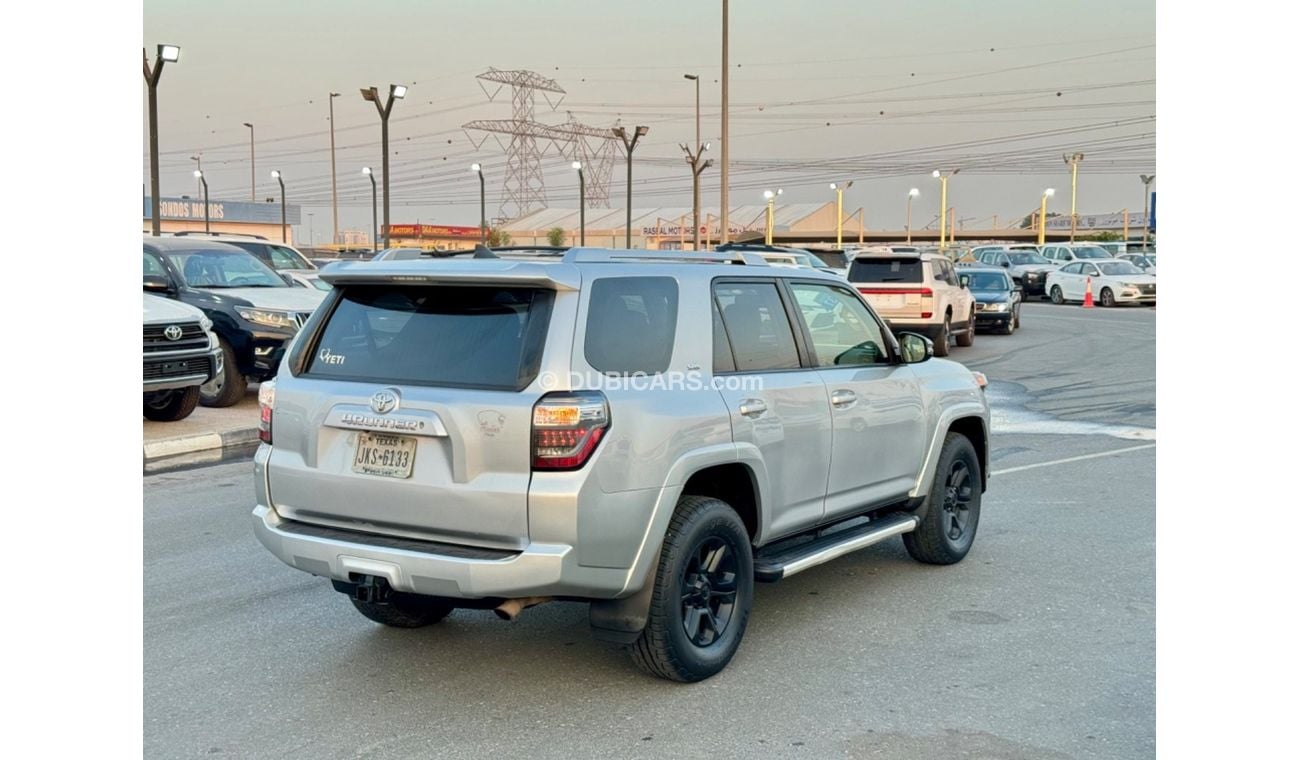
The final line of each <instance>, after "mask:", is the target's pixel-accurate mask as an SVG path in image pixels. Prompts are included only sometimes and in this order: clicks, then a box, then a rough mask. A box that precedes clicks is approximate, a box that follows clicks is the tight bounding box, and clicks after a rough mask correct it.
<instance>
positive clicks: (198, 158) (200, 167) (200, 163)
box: [190, 153, 203, 192]
mask: <svg viewBox="0 0 1300 760" xmlns="http://www.w3.org/2000/svg"><path fill="white" fill-rule="evenodd" d="M190 160H191V161H194V162H196V163H197V164H198V165H197V166H195V167H194V168H195V169H198V170H199V171H203V154H202V153H200V154H198V155H197V156H190ZM202 191H203V188H202V187H199V192H202Z"/></svg>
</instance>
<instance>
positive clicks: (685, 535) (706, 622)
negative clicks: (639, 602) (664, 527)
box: [631, 496, 754, 683]
mask: <svg viewBox="0 0 1300 760" xmlns="http://www.w3.org/2000/svg"><path fill="white" fill-rule="evenodd" d="M719 552H721V553H719ZM710 563H711V564H712V565H713V566H714V570H713V571H707V570H705V571H704V572H700V570H702V569H704V568H706V567H707V566H708V565H709V564H710ZM654 584H655V586H654V595H653V596H652V598H651V600H650V614H649V617H648V619H647V621H646V627H645V629H644V630H643V631H641V636H640V638H638V639H637V640H636V642H635V643H634V644H633V645H632V647H631V650H632V659H633V660H634V661H635V662H636V664H637V665H638V666H640V667H641V669H643V670H645V671H646V672H648V673H650V674H651V675H655V676H659V677H660V678H666V679H669V680H672V681H683V682H688V683H692V682H695V681H702V680H704V679H706V678H708V677H710V676H713V675H716V674H717V673H719V672H721V671H722V669H723V668H725V667H726V666H727V663H729V662H731V658H732V656H734V655H735V654H736V650H737V649H739V648H740V640H741V639H742V638H743V637H744V635H745V626H746V625H748V623H749V608H750V605H751V604H752V602H753V599H754V558H753V554H752V552H751V548H750V543H749V532H748V531H746V530H745V524H744V523H742V522H741V520H740V516H739V515H737V514H736V512H735V510H733V509H732V508H731V507H730V506H729V505H728V504H727V503H726V502H724V501H719V500H718V499H713V498H709V497H705V496H683V497H682V499H681V501H679V502H678V503H677V511H676V512H675V513H674V514H673V519H672V522H671V523H670V524H669V526H668V533H667V535H665V536H664V544H663V549H662V551H660V553H659V567H658V570H657V571H656V573H655V576H654ZM702 610H707V612H702ZM710 623H711V624H710ZM719 629H720V630H719Z"/></svg>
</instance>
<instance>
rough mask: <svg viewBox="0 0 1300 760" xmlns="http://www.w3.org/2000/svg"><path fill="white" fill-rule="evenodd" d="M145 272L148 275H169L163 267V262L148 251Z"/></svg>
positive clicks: (145, 254)
mask: <svg viewBox="0 0 1300 760" xmlns="http://www.w3.org/2000/svg"><path fill="white" fill-rule="evenodd" d="M144 273H145V274H147V275H148V274H152V275H157V276H158V277H167V270H166V269H163V265H162V262H161V261H159V260H158V258H157V257H156V256H154V255H153V254H152V253H149V252H148V251H145V252H144ZM168 279H170V278H168Z"/></svg>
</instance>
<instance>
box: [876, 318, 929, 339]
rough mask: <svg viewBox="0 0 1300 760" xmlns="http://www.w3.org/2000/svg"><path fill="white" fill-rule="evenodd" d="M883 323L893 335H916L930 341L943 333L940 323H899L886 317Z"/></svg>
mask: <svg viewBox="0 0 1300 760" xmlns="http://www.w3.org/2000/svg"><path fill="white" fill-rule="evenodd" d="M885 321H886V322H888V324H889V329H890V330H892V331H893V333H894V334H895V335H897V334H899V333H904V332H910V333H918V334H920V335H924V336H925V337H927V338H929V339H930V340H934V339H935V338H937V337H939V333H941V332H943V323H942V322H900V321H895V320H892V319H889V318H888V317H886V318H885Z"/></svg>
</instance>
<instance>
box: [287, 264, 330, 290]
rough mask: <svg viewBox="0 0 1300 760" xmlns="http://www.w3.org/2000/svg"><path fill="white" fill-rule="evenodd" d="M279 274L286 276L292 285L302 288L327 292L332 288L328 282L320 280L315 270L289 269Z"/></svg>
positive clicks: (317, 271)
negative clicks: (292, 282)
mask: <svg viewBox="0 0 1300 760" xmlns="http://www.w3.org/2000/svg"><path fill="white" fill-rule="evenodd" d="M280 274H282V275H285V276H287V277H288V278H289V279H291V280H293V281H294V283H296V284H297V285H300V286H302V287H304V288H315V289H317V290H326V291H328V290H330V289H331V288H332V287H333V286H332V285H330V284H329V283H328V282H326V281H324V280H322V279H321V277H320V271H319V270H315V269H312V270H307V271H304V270H298V269H290V270H286V271H283V272H281V273H280Z"/></svg>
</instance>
